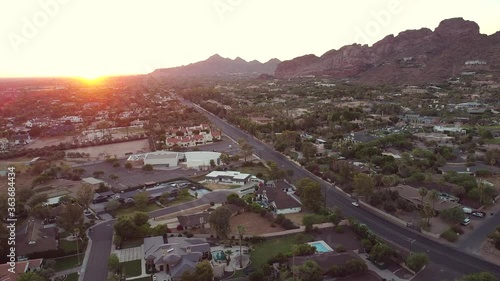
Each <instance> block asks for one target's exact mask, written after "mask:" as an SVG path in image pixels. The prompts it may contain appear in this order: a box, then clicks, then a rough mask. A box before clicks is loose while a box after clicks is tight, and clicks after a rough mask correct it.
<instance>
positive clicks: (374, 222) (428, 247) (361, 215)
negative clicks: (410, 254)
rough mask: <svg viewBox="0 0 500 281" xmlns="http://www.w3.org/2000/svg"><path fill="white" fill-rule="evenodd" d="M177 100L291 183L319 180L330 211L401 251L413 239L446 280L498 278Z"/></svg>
mask: <svg viewBox="0 0 500 281" xmlns="http://www.w3.org/2000/svg"><path fill="white" fill-rule="evenodd" d="M179 99H180V100H181V101H182V102H183V103H184V104H186V105H189V106H194V107H195V108H196V109H197V110H198V111H199V112H202V113H203V114H205V115H206V116H207V118H209V119H210V121H212V122H213V123H214V124H215V125H216V126H218V127H219V128H221V129H222V130H223V131H224V133H225V134H226V135H228V136H230V137H231V138H233V139H235V140H236V139H239V138H243V139H245V140H247V142H248V143H249V144H251V145H252V146H253V147H254V151H255V152H256V154H259V155H260V156H262V158H263V159H265V160H272V161H275V162H276V163H277V164H278V165H279V166H280V167H281V168H283V169H291V170H293V172H294V179H299V178H304V177H310V178H314V179H316V180H318V181H319V182H320V183H321V185H322V187H323V188H324V190H325V193H326V204H327V206H328V207H329V208H332V207H339V208H340V209H341V210H342V212H343V213H344V214H345V215H346V216H350V217H354V218H356V219H358V220H359V221H360V222H362V223H364V224H366V225H367V226H368V227H369V228H370V229H371V230H372V231H373V232H375V233H376V234H377V235H379V236H380V237H382V238H383V239H385V240H388V241H391V242H392V243H395V244H397V245H399V246H401V247H404V248H408V247H409V246H410V241H412V240H413V239H415V242H414V243H412V245H411V247H412V250H413V251H421V252H426V253H427V254H428V255H429V257H430V259H431V260H432V262H433V263H434V264H437V265H439V266H440V267H446V268H447V269H450V272H449V276H450V277H451V278H454V277H456V274H453V273H452V272H451V270H453V271H456V272H457V273H460V274H468V273H473V272H479V271H488V272H491V273H493V274H495V275H497V276H500V267H499V266H498V265H495V264H492V263H490V262H488V261H485V260H483V259H481V258H479V257H478V256H474V255H471V254H469V253H466V252H465V251H462V250H461V249H458V248H454V247H451V246H447V245H444V244H442V243H440V242H437V241H436V240H433V239H431V238H428V237H427V236H424V235H422V234H420V233H418V232H416V231H413V230H411V229H409V228H407V227H403V226H401V225H397V224H395V223H393V222H391V221H388V220H386V219H385V218H383V217H381V216H379V215H378V214H374V213H372V212H370V211H368V210H366V209H364V208H357V207H354V206H352V205H351V201H352V199H350V198H349V197H348V196H346V195H345V194H344V193H342V192H341V191H339V190H337V189H335V188H333V187H332V186H331V184H328V183H327V182H325V181H323V180H321V179H320V178H318V177H316V176H315V175H313V174H312V173H310V172H309V171H307V170H305V169H303V168H302V167H300V166H298V165H296V164H295V163H293V162H292V161H290V160H289V159H288V158H286V157H285V156H284V155H282V154H280V153H278V152H276V151H275V150H274V149H273V148H272V147H270V146H269V145H267V144H264V143H262V142H261V141H260V140H257V139H255V138H254V137H253V136H251V135H250V134H247V133H246V132H243V131H242V130H240V129H238V128H236V127H234V126H232V125H230V124H228V123H227V122H225V121H223V120H221V119H220V118H218V117H217V116H215V115H213V114H211V113H210V112H208V111H206V110H204V109H203V108H201V107H199V106H197V105H195V104H193V103H191V102H190V101H187V100H185V99H182V98H179ZM441 271H442V270H441Z"/></svg>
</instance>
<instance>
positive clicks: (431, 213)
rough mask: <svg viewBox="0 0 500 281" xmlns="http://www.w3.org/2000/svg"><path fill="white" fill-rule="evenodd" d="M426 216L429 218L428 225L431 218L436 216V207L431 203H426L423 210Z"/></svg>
mask: <svg viewBox="0 0 500 281" xmlns="http://www.w3.org/2000/svg"><path fill="white" fill-rule="evenodd" d="M422 211H423V213H424V216H425V217H426V218H427V225H430V224H431V218H432V217H433V216H434V209H433V208H432V207H431V205H429V204H425V205H424V209H423V210H422Z"/></svg>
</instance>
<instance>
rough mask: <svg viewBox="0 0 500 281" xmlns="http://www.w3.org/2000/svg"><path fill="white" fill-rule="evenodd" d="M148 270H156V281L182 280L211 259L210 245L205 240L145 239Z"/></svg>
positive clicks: (158, 237) (159, 237)
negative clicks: (199, 264) (182, 277)
mask: <svg viewBox="0 0 500 281" xmlns="http://www.w3.org/2000/svg"><path fill="white" fill-rule="evenodd" d="M144 259H145V261H146V266H147V268H153V267H154V268H155V269H156V271H158V272H157V273H155V276H156V280H180V278H181V276H182V274H183V273H184V272H186V271H194V269H195V267H196V265H197V264H198V263H199V262H201V261H202V260H204V259H208V260H210V259H211V253H210V245H209V244H208V243H207V241H206V240H205V239H204V238H185V237H167V236H155V237H148V238H145V239H144Z"/></svg>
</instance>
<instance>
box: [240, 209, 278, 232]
mask: <svg viewBox="0 0 500 281" xmlns="http://www.w3.org/2000/svg"><path fill="white" fill-rule="evenodd" d="M237 225H243V226H244V227H245V235H260V234H263V233H271V232H278V231H283V230H285V229H283V228H282V227H280V226H278V225H276V226H275V227H271V223H270V222H268V221H267V220H266V219H265V218H263V217H261V216H260V215H259V214H256V213H249V212H245V213H242V214H240V215H236V216H234V217H232V218H231V226H232V235H238V231H237V228H236V226H237Z"/></svg>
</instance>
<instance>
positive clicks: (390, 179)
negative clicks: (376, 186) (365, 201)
mask: <svg viewBox="0 0 500 281" xmlns="http://www.w3.org/2000/svg"><path fill="white" fill-rule="evenodd" d="M395 184H396V178H395V177H394V176H393V175H390V176H383V177H382V185H384V187H385V188H386V191H387V188H389V187H391V186H394V185H395Z"/></svg>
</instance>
